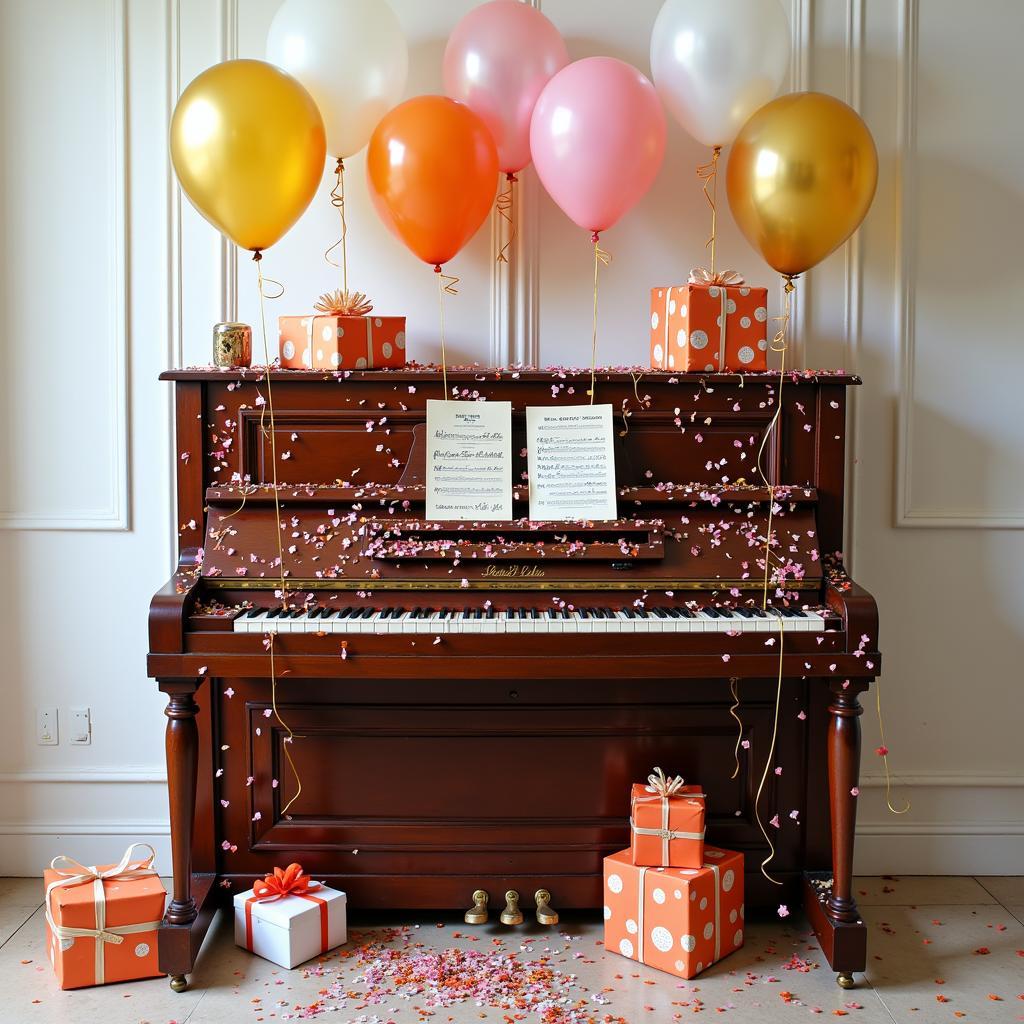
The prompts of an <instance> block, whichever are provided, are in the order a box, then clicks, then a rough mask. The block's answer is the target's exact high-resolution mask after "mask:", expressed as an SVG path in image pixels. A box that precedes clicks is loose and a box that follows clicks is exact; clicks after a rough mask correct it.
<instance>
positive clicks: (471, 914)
mask: <svg viewBox="0 0 1024 1024" xmlns="http://www.w3.org/2000/svg"><path fill="white" fill-rule="evenodd" d="M488 899H489V897H488V895H487V893H485V892H484V891H483V889H477V891H476V892H475V893H473V906H471V907H470V908H469V910H467V911H466V913H465V916H464V920H465V922H466V924H487V901H488Z"/></svg>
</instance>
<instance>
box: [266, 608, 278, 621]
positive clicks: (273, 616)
mask: <svg viewBox="0 0 1024 1024" xmlns="http://www.w3.org/2000/svg"><path fill="white" fill-rule="evenodd" d="M280 614H281V609H280V608H271V609H270V611H269V612H267V618H268V619H276V618H277V617H278V616H279V615H280Z"/></svg>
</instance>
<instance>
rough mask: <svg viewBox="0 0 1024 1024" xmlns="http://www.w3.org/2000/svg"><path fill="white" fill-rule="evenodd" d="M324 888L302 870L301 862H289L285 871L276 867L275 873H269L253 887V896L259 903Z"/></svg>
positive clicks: (301, 894) (303, 894)
mask: <svg viewBox="0 0 1024 1024" xmlns="http://www.w3.org/2000/svg"><path fill="white" fill-rule="evenodd" d="M320 888H322V886H321V884H320V883H319V882H314V881H313V880H312V879H311V878H310V877H309V875H307V874H306V873H305V872H304V871H303V870H302V865H301V864H289V865H288V867H286V868H285V869H284V870H283V871H282V870H281V868H274V873H273V874H271V875H267V876H266V877H265V878H264V879H263V881H262V882H256V884H255V885H253V887H252V893H253V896H252V898H253V899H254V900H255V901H256V902H257V903H273V902H275V901H276V900H283V899H284V898H285V897H286V896H305V895H306V894H307V893H311V892H316V890H317V889H320Z"/></svg>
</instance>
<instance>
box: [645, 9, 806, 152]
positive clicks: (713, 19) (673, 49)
mask: <svg viewBox="0 0 1024 1024" xmlns="http://www.w3.org/2000/svg"><path fill="white" fill-rule="evenodd" d="M788 67H789V20H788V18H787V17H786V12H785V11H784V10H783V9H782V5H781V4H780V3H779V0H666V3H665V5H664V6H663V7H662V8H661V11H660V12H659V13H658V18H657V20H656V21H655V23H654V31H653V32H652V34H651V72H652V75H653V78H654V84H655V86H656V87H657V89H658V92H659V94H660V95H661V98H662V101H663V102H664V104H665V106H666V107H667V108H668V110H669V112H670V113H671V114H672V116H673V117H674V118H675V119H676V120H677V121H678V122H679V123H680V124H681V125H682V126H683V128H685V129H686V131H687V132H689V134H690V135H692V136H693V137H694V138H695V139H696V140H697V141H698V142H702V143H704V145H705V146H725V145H728V144H729V143H730V142H732V140H733V139H735V138H736V136H737V134H738V133H739V130H740V128H742V127H743V125H744V124H745V123H746V122H747V120H748V118H749V117H750V115H751V114H753V113H754V111H755V110H757V109H758V108H759V107H763V106H764V105H765V104H766V103H767V102H768V101H769V100H770V99H771V98H772V97H773V96H774V95H775V94H776V92H778V89H779V86H780V85H781V84H782V79H783V77H784V76H785V74H786V71H787V69H788Z"/></svg>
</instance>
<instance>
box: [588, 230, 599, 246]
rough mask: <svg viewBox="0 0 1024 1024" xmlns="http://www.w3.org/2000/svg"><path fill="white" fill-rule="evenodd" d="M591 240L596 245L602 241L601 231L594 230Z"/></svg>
mask: <svg viewBox="0 0 1024 1024" xmlns="http://www.w3.org/2000/svg"><path fill="white" fill-rule="evenodd" d="M590 240H591V241H592V242H593V243H594V245H597V243H598V242H600V241H601V235H600V233H599V232H597V231H594V232H592V233H591V235H590Z"/></svg>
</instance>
